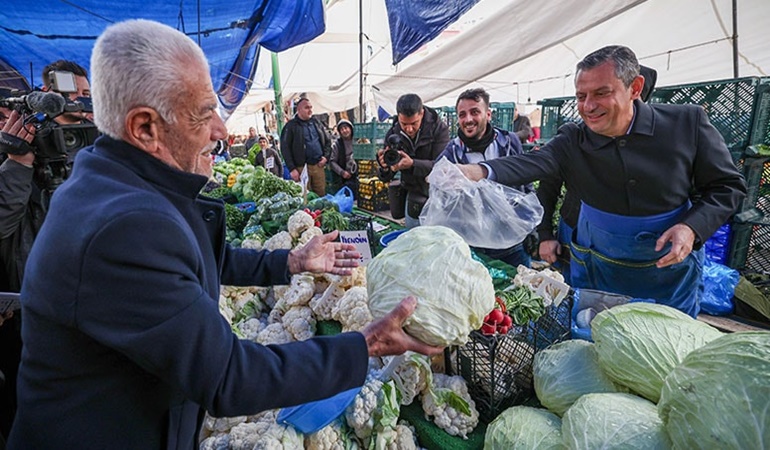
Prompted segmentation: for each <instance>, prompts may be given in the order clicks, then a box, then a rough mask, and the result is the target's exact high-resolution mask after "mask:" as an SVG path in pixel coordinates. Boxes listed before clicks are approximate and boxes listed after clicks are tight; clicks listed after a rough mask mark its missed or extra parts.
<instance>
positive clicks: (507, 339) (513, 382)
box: [447, 296, 572, 423]
mask: <svg viewBox="0 0 770 450" xmlns="http://www.w3.org/2000/svg"><path fill="white" fill-rule="evenodd" d="M571 308H572V296H568V297H567V298H565V299H564V301H562V302H561V303H560V304H559V306H558V307H554V306H549V307H548V308H547V309H546V313H545V314H544V315H543V316H542V317H540V319H538V320H537V321H536V322H529V324H528V325H526V326H523V327H515V328H514V329H513V330H512V331H510V332H509V333H507V334H504V335H501V334H495V335H489V336H487V335H484V334H481V332H480V331H478V330H477V331H473V332H471V334H470V339H469V341H468V343H467V344H465V345H464V346H461V347H457V348H456V352H457V357H456V358H455V359H452V358H449V361H450V363H449V364H447V372H448V373H450V374H454V373H459V374H460V375H462V377H463V378H465V380H466V381H467V383H468V392H469V393H470V394H471V397H472V398H473V400H474V401H475V402H476V408H477V409H478V411H479V415H480V417H481V419H482V420H483V421H485V422H487V423H489V422H490V421H492V420H493V419H494V418H495V417H497V415H498V414H500V413H501V412H502V411H504V410H506V409H508V408H509V407H511V406H514V405H520V404H523V403H526V402H528V401H530V400H532V399H533V398H534V396H535V395H534V392H535V390H534V385H533V379H532V362H533V360H534V357H535V354H536V353H537V352H539V351H540V350H543V349H544V348H546V347H548V346H549V345H551V344H555V343H557V342H561V341H564V340H567V339H569V338H570V311H571Z"/></svg>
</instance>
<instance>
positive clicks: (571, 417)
mask: <svg viewBox="0 0 770 450" xmlns="http://www.w3.org/2000/svg"><path fill="white" fill-rule="evenodd" d="M561 433H562V438H563V439H564V444H566V446H567V448H569V449H570V450H596V449H601V448H606V449H610V448H617V449H620V448H622V449H628V450H668V449H670V448H672V447H671V440H670V439H669V438H668V434H666V430H665V429H664V427H663V421H662V420H660V418H659V417H658V410H657V408H655V405H654V404H653V403H651V402H649V401H648V400H645V399H643V398H641V397H637V396H635V395H630V394H606V393H605V394H587V395H584V396H582V397H580V398H579V399H578V401H576V402H575V404H574V405H572V407H570V409H568V410H567V412H566V414H564V417H563V418H562V427H561Z"/></svg>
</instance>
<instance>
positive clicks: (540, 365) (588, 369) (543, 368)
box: [532, 339, 623, 416]
mask: <svg viewBox="0 0 770 450" xmlns="http://www.w3.org/2000/svg"><path fill="white" fill-rule="evenodd" d="M532 371H533V377H534V381H535V393H536V394H537V398H538V400H540V403H542V405H543V406H545V407H546V408H548V409H549V410H550V411H552V412H555V413H556V414H558V415H560V416H561V415H563V414H564V412H565V411H567V409H568V408H569V407H570V406H572V404H573V403H575V400H577V399H579V398H580V397H581V396H583V395H584V394H595V393H600V392H619V391H622V390H623V389H622V388H620V387H619V386H617V385H616V384H615V383H613V382H612V380H610V378H609V377H608V376H607V375H606V374H605V373H604V372H602V369H601V368H600V367H599V362H598V360H597V356H596V349H595V348H594V344H593V343H591V342H588V341H583V340H580V339H575V340H570V341H564V342H560V343H558V344H554V345H551V346H550V347H548V348H546V349H545V350H541V351H540V352H538V353H537V354H536V355H535V361H534V363H533V366H532Z"/></svg>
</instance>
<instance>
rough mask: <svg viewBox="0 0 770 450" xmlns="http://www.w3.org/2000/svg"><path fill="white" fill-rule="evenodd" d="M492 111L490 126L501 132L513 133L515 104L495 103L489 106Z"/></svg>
mask: <svg viewBox="0 0 770 450" xmlns="http://www.w3.org/2000/svg"><path fill="white" fill-rule="evenodd" d="M489 109H491V110H492V126H495V127H497V128H500V129H501V130H506V131H513V110H514V109H516V103H514V102H507V103H497V102H492V103H490V104H489Z"/></svg>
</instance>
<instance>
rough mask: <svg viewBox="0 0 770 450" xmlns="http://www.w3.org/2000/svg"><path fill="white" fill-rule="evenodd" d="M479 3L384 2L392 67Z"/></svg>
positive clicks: (435, 0)
mask: <svg viewBox="0 0 770 450" xmlns="http://www.w3.org/2000/svg"><path fill="white" fill-rule="evenodd" d="M478 1H479V0H455V1H451V2H448V1H446V0H422V1H420V2H416V1H414V0H385V6H386V7H387V9H388V23H389V25H390V42H391V46H392V48H393V64H398V62H399V61H401V60H402V59H404V58H406V57H407V56H409V55H410V54H412V52H414V51H415V50H417V49H418V48H420V46H422V45H423V44H425V43H426V42H430V41H431V40H433V39H434V38H435V37H436V36H438V35H439V34H440V33H441V32H442V31H444V29H445V28H446V27H448V26H449V25H451V24H452V23H453V22H454V21H456V20H457V19H458V18H460V16H462V15H463V14H465V12H466V11H468V10H469V9H471V7H473V5H475V4H476V3H478Z"/></svg>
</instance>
